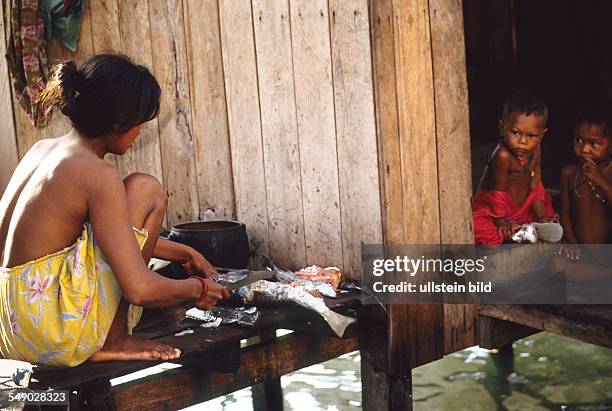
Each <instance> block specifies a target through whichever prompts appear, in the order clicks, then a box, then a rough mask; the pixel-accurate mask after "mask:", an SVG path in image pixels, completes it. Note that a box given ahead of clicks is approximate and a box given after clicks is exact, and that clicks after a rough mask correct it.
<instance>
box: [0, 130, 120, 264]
mask: <svg viewBox="0 0 612 411" xmlns="http://www.w3.org/2000/svg"><path fill="white" fill-rule="evenodd" d="M103 167H109V165H108V164H107V163H106V162H105V161H104V160H102V159H100V158H99V157H97V156H96V155H95V154H94V153H92V152H91V151H88V150H86V149H84V148H83V147H81V146H79V145H78V144H75V143H74V142H73V141H70V140H68V139H66V137H65V136H64V137H60V138H54V139H46V140H41V141H39V142H38V143H36V144H35V145H34V146H33V147H32V148H31V149H30V150H29V151H28V152H27V153H26V155H25V156H24V158H23V159H22V160H21V162H20V163H19V165H18V166H17V169H16V170H15V172H14V173H13V176H12V178H11V180H10V182H9V184H8V187H7V189H6V190H5V192H4V194H3V196H2V199H1V200H0V253H1V254H0V256H1V257H2V260H1V262H2V267H9V268H10V267H15V266H17V265H20V264H23V263H26V262H28V261H32V260H34V259H36V258H39V257H43V256H45V255H48V254H51V253H53V252H56V251H59V250H61V249H63V248H64V247H66V246H69V245H71V244H72V243H74V241H75V240H76V238H77V237H78V236H79V234H80V233H81V231H82V224H83V223H84V222H85V221H86V220H87V219H88V206H87V189H86V187H87V185H88V184H87V182H88V181H91V180H92V179H95V178H96V174H97V170H100V169H101V168H103Z"/></svg>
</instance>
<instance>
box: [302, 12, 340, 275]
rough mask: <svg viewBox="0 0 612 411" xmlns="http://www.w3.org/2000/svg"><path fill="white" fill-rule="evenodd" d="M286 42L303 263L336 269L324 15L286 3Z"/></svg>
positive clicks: (335, 189) (336, 207)
mask: <svg viewBox="0 0 612 411" xmlns="http://www.w3.org/2000/svg"><path fill="white" fill-rule="evenodd" d="M290 12H291V39H292V44H293V73H294V78H295V104H296V112H297V125H298V134H299V142H300V144H299V150H300V161H301V164H300V165H301V177H302V198H303V207H304V237H305V241H306V259H307V263H308V264H319V265H323V266H327V265H336V266H342V265H343V259H342V231H341V222H340V189H339V186H338V157H337V147H336V130H335V113H334V91H333V82H332V65H331V44H330V37H329V15H328V13H329V11H328V7H327V1H326V0H315V1H310V0H292V1H290Z"/></svg>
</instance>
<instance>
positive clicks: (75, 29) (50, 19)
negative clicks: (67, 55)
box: [40, 0, 85, 53]
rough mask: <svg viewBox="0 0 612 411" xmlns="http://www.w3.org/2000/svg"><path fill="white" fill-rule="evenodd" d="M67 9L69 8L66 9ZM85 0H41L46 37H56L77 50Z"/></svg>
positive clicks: (71, 48) (71, 49)
mask: <svg viewBox="0 0 612 411" xmlns="http://www.w3.org/2000/svg"><path fill="white" fill-rule="evenodd" d="M66 9H67V10H66ZM84 9H85V0H72V1H64V0H40V11H41V13H42V17H43V19H44V22H45V38H46V39H47V40H50V39H51V37H55V38H56V39H58V40H59V41H60V43H62V45H63V46H64V47H66V48H67V49H68V50H70V51H71V52H73V53H74V52H75V51H76V50H77V45H78V43H79V34H80V32H81V21H82V20H83V10H84Z"/></svg>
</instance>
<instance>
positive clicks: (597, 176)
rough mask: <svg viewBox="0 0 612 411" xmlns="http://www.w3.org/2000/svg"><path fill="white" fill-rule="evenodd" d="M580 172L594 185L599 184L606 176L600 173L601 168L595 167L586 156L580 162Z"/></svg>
mask: <svg viewBox="0 0 612 411" xmlns="http://www.w3.org/2000/svg"><path fill="white" fill-rule="evenodd" d="M582 174H584V176H585V177H586V178H587V179H588V180H589V181H590V182H591V183H593V184H594V185H596V186H598V187H599V186H601V184H602V182H604V181H606V178H605V177H604V176H603V174H601V170H600V169H599V167H597V163H595V162H594V161H593V160H592V159H590V158H586V159H585V160H584V163H583V164H582Z"/></svg>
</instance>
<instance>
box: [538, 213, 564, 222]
mask: <svg viewBox="0 0 612 411" xmlns="http://www.w3.org/2000/svg"><path fill="white" fill-rule="evenodd" d="M538 223H557V224H559V214H555V216H554V217H553V218H549V217H546V216H544V217H540V218H538Z"/></svg>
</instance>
